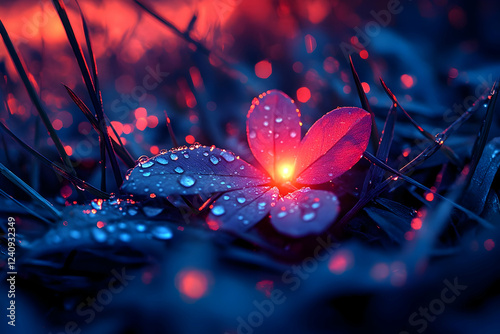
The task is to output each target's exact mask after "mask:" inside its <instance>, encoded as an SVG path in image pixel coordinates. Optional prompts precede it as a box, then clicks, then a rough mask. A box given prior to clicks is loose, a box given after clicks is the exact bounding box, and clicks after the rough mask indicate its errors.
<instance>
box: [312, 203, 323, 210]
mask: <svg viewBox="0 0 500 334" xmlns="http://www.w3.org/2000/svg"><path fill="white" fill-rule="evenodd" d="M320 206H321V204H320V203H319V202H314V203H313V204H312V205H311V208H313V209H317V208H319V207H320Z"/></svg>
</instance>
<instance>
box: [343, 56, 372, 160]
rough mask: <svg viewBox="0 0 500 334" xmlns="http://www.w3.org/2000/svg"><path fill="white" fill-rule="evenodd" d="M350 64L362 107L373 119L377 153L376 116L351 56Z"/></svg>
mask: <svg viewBox="0 0 500 334" xmlns="http://www.w3.org/2000/svg"><path fill="white" fill-rule="evenodd" d="M349 64H350V66H351V72H352V76H353V78H354V82H355V84H356V89H357V91H358V96H359V100H360V101H361V107H363V109H365V110H366V111H368V112H369V113H370V115H371V117H372V132H371V135H370V141H371V144H372V147H373V150H374V151H376V150H377V147H378V143H379V135H378V129H377V123H376V122H375V114H374V113H373V111H372V108H371V107H370V103H368V99H367V98H366V94H365V91H364V90H363V85H361V81H360V80H359V76H358V72H356V69H355V68H354V64H353V63H352V58H351V56H349Z"/></svg>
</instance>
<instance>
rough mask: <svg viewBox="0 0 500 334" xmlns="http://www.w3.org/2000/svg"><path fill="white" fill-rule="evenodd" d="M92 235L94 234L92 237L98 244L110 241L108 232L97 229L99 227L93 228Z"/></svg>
mask: <svg viewBox="0 0 500 334" xmlns="http://www.w3.org/2000/svg"><path fill="white" fill-rule="evenodd" d="M91 233H92V237H93V238H94V240H95V241H97V242H104V241H106V240H107V239H108V235H107V234H106V232H104V231H103V230H102V229H100V228H97V227H95V228H93V229H92V232H91Z"/></svg>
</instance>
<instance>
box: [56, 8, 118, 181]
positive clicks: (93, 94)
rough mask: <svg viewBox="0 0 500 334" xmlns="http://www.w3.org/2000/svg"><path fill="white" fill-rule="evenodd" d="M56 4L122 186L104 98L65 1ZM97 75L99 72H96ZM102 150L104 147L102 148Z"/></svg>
mask: <svg viewBox="0 0 500 334" xmlns="http://www.w3.org/2000/svg"><path fill="white" fill-rule="evenodd" d="M53 3H54V6H55V8H56V11H57V13H58V15H59V18H60V20H61V23H62V25H63V27H64V30H65V31H66V36H67V37H68V41H69V43H70V45H71V48H72V49H73V53H74V55H75V58H76V60H77V62H78V66H79V67H80V72H81V73H82V77H83V81H84V82H85V85H86V87H87V91H88V93H89V96H90V99H91V101H92V105H93V106H94V110H95V112H96V116H97V122H98V124H99V127H100V128H101V132H102V138H101V139H102V142H103V143H104V145H105V147H106V150H107V151H108V156H109V160H110V162H111V168H112V169H113V176H114V178H115V182H116V185H117V186H118V188H119V187H120V186H121V184H122V182H123V179H122V176H121V172H120V168H119V167H118V162H117V161H116V155H115V152H114V150H113V145H112V144H111V139H110V137H109V136H108V132H107V126H106V120H105V118H104V111H103V108H102V100H101V92H100V91H97V89H96V88H97V87H96V83H95V82H94V81H93V79H92V76H91V73H90V70H89V67H88V65H87V62H86V60H85V57H84V55H83V51H82V49H81V47H80V44H79V43H78V40H77V39H76V35H75V32H74V30H73V27H72V26H71V23H70V21H69V18H68V13H67V11H66V7H65V6H64V4H63V2H62V1H61V0H53ZM82 18H83V16H82ZM86 36H87V37H88V30H87V35H86ZM87 45H88V46H89V47H91V44H90V43H88V44H87ZM89 52H90V53H91V55H92V56H93V52H92V51H91V50H89ZM93 62H94V63H95V58H94V59H93ZM95 76H97V72H95ZM101 152H102V149H101ZM101 159H102V160H103V161H104V158H103V157H101ZM102 168H105V164H104V163H103V167H102Z"/></svg>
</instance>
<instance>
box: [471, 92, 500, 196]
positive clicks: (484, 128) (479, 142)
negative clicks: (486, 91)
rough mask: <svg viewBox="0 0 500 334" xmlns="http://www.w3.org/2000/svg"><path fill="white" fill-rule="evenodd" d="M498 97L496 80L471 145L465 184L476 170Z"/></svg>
mask: <svg viewBox="0 0 500 334" xmlns="http://www.w3.org/2000/svg"><path fill="white" fill-rule="evenodd" d="M497 97H498V82H495V83H494V84H493V87H492V88H491V92H490V95H489V96H488V100H489V101H488V107H487V109H486V113H485V115H484V118H483V121H482V122H481V129H480V130H479V133H478V136H477V138H476V141H475V142H474V146H473V147H472V158H471V163H470V165H469V175H468V176H467V185H469V184H470V181H471V180H472V176H473V175H474V172H475V171H476V167H477V165H478V163H479V160H480V159H481V156H482V155H483V151H484V148H485V146H486V142H487V140H488V135H489V133H490V128H491V123H492V121H493V111H494V110H495V104H496V102H497ZM466 188H467V187H466Z"/></svg>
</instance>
